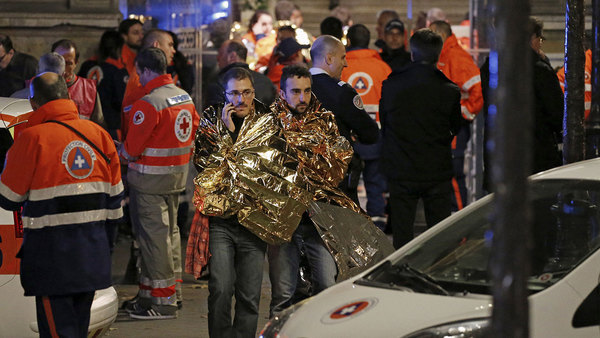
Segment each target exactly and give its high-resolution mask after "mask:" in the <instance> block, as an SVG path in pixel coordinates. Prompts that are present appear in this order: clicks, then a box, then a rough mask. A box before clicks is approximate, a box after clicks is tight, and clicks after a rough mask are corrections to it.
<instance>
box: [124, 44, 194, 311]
mask: <svg viewBox="0 0 600 338" xmlns="http://www.w3.org/2000/svg"><path fill="white" fill-rule="evenodd" d="M136 69H137V73H138V75H139V78H140V82H141V84H142V85H143V86H144V87H143V88H144V91H145V92H147V93H149V94H148V95H146V96H144V97H143V98H142V99H140V100H138V101H136V102H135V103H134V104H133V107H132V109H131V111H132V114H131V119H130V120H129V133H128V134H127V138H126V139H125V142H124V143H123V144H122V145H121V146H120V147H119V155H120V156H121V158H123V159H124V160H125V161H127V162H128V163H129V164H128V171H127V183H128V186H129V203H130V214H131V223H132V224H133V230H134V231H133V232H134V236H135V239H136V240H137V243H138V245H139V247H140V253H141V277H140V290H139V292H138V296H139V297H138V299H137V301H132V302H129V303H128V306H127V307H126V310H127V311H128V312H129V313H130V317H131V318H134V319H167V318H176V316H177V305H178V303H177V302H178V301H181V294H180V293H179V292H177V291H180V282H181V272H182V270H181V243H180V236H179V227H178V226H177V207H178V205H179V193H180V192H182V191H184V190H185V184H186V180H187V175H188V162H189V160H190V156H191V147H192V141H193V139H194V138H193V137H192V135H194V132H195V129H196V128H197V126H198V121H199V119H198V114H197V113H196V109H195V108H194V103H193V102H192V99H191V97H190V96H189V95H188V94H187V93H186V92H185V91H184V90H182V89H180V88H178V87H176V86H175V84H174V83H173V79H172V78H171V75H170V74H167V73H166V71H167V59H166V57H165V54H164V53H163V51H162V50H160V49H158V48H152V47H151V48H147V49H143V50H142V51H140V52H139V53H138V56H137V57H136ZM176 284H177V286H176Z"/></svg>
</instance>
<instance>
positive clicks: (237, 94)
mask: <svg viewBox="0 0 600 338" xmlns="http://www.w3.org/2000/svg"><path fill="white" fill-rule="evenodd" d="M252 94H254V90H252V89H245V90H243V91H241V92H239V91H237V90H232V91H230V92H225V95H227V96H229V97H230V98H231V99H233V98H234V97H243V98H244V99H247V98H249V97H250V95H252Z"/></svg>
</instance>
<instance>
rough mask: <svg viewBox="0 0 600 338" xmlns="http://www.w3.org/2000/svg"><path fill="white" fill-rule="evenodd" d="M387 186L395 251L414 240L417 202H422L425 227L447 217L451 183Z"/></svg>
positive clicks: (390, 184)
mask: <svg viewBox="0 0 600 338" xmlns="http://www.w3.org/2000/svg"><path fill="white" fill-rule="evenodd" d="M388 183H389V185H388V188H389V190H390V213H391V225H392V233H393V237H394V248H396V249H398V248H399V247H401V246H403V245H404V244H406V243H408V242H410V241H411V240H412V239H413V238H414V223H415V215H416V212H417V203H418V201H419V199H422V200H423V206H424V209H425V221H426V222H427V227H428V228H430V227H432V226H433V225H435V224H437V223H438V222H439V221H441V220H443V219H444V218H446V217H448V216H450V213H451V206H452V184H451V181H450V180H446V181H433V182H408V181H390V182H388Z"/></svg>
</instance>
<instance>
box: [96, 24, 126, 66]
mask: <svg viewBox="0 0 600 338" xmlns="http://www.w3.org/2000/svg"><path fill="white" fill-rule="evenodd" d="M124 43H125V40H124V39H123V36H121V33H119V32H117V31H114V30H107V31H105V32H104V33H103V34H102V37H101V38H100V45H99V46H98V54H99V55H98V56H99V57H100V60H101V61H104V60H106V59H108V58H113V59H119V58H120V57H121V48H122V47H123V44H124Z"/></svg>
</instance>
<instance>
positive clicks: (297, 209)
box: [194, 96, 393, 280]
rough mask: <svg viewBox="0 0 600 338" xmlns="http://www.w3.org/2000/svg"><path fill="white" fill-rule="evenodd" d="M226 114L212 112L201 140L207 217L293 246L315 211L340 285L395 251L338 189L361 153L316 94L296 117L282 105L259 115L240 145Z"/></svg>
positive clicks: (201, 201) (197, 198)
mask: <svg viewBox="0 0 600 338" xmlns="http://www.w3.org/2000/svg"><path fill="white" fill-rule="evenodd" d="M255 103H256V106H257V107H260V106H261V105H260V103H259V102H258V101H255ZM221 109H222V106H220V105H219V106H215V107H209V108H207V109H206V110H205V111H204V114H203V117H202V119H201V121H200V126H199V128H198V131H197V134H196V145H195V146H196V148H195V156H194V164H195V165H196V166H197V167H198V168H199V169H202V171H201V173H200V174H199V175H198V176H197V177H196V178H195V179H194V183H195V185H196V190H195V192H194V204H195V205H196V207H197V208H198V210H199V211H200V212H201V213H203V214H204V215H207V216H221V217H229V216H232V215H237V217H238V220H239V222H240V224H242V225H243V226H245V227H246V228H248V229H249V230H250V231H251V232H253V233H254V234H255V235H257V236H258V237H259V238H261V239H262V240H264V241H265V242H267V243H269V244H281V243H283V242H285V241H287V242H289V241H290V239H291V236H292V234H293V233H294V231H295V230H296V228H297V227H298V224H299V223H300V220H301V218H302V214H303V213H304V212H309V216H310V217H311V219H312V220H313V223H314V224H315V227H316V228H317V230H318V232H319V234H320V236H321V238H323V240H324V242H325V244H326V246H327V248H328V249H329V251H330V252H331V253H332V255H333V257H334V259H335V261H336V265H337V266H338V277H337V279H338V280H343V279H346V278H348V277H350V276H352V275H354V274H355V273H358V272H359V271H362V270H363V269H365V268H366V267H368V266H370V265H371V264H372V263H375V262H377V261H379V260H380V259H382V258H384V257H385V256H387V255H388V254H390V253H391V252H392V251H393V248H392V246H391V244H390V242H389V240H388V239H387V238H386V237H385V236H384V235H383V233H382V232H381V231H379V230H378V229H377V228H376V227H375V226H374V225H373V223H372V222H371V221H370V220H369V219H368V217H367V216H366V215H365V214H364V212H363V211H362V210H361V209H360V207H359V206H357V205H356V204H355V203H354V202H353V201H352V200H351V199H350V198H348V197H347V196H346V195H345V194H344V193H343V192H341V191H340V190H339V189H338V188H337V186H338V184H339V183H340V181H341V180H342V179H343V178H344V175H345V171H346V169H347V167H348V163H349V161H350V159H351V157H352V153H353V151H352V147H351V145H350V143H349V142H348V141H347V140H346V139H345V138H344V137H342V136H340V135H339V133H338V130H337V126H336V123H335V118H334V116H333V114H332V113H331V112H328V111H326V110H325V109H323V108H321V105H320V103H319V102H318V101H317V99H316V98H315V97H314V96H313V97H312V100H311V103H310V105H309V107H308V109H307V110H306V112H304V113H302V114H293V113H292V111H291V110H290V109H289V107H288V105H287V103H286V102H285V101H283V100H281V99H277V100H276V102H275V103H274V104H273V105H272V106H271V107H270V109H269V110H270V111H268V112H266V113H260V112H257V110H255V111H253V112H251V113H250V114H249V115H248V116H246V118H245V119H244V122H243V124H242V127H241V129H240V131H239V135H238V136H237V140H236V142H233V139H232V138H231V136H230V135H229V132H228V130H227V128H226V126H225V125H224V123H223V122H222V120H221V117H220V116H221ZM317 201H319V203H317ZM322 202H326V203H322ZM334 204H335V205H334ZM336 205H338V206H336ZM340 209H349V210H340Z"/></svg>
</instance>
